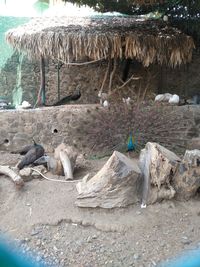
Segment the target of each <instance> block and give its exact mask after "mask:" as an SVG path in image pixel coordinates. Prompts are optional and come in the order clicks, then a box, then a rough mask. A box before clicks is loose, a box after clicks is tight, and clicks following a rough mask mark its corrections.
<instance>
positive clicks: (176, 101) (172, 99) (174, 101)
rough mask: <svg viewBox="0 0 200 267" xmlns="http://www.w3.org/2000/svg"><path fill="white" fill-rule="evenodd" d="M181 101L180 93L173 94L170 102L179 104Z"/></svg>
mask: <svg viewBox="0 0 200 267" xmlns="http://www.w3.org/2000/svg"><path fill="white" fill-rule="evenodd" d="M179 101H180V97H179V96H178V95H176V94H175V95H173V96H172V97H170V99H169V103H170V104H178V103H179Z"/></svg>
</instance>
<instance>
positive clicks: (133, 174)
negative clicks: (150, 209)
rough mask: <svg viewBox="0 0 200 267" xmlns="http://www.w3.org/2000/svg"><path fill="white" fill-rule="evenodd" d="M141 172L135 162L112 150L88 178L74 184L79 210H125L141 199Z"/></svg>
mask: <svg viewBox="0 0 200 267" xmlns="http://www.w3.org/2000/svg"><path fill="white" fill-rule="evenodd" d="M140 175H141V173H140V169H139V167H138V165H137V163H136V162H134V161H132V160H131V159H129V158H127V157H126V156H125V155H123V154H121V153H120V152H117V151H115V152H114V153H113V154H112V156H111V157H110V158H109V160H108V161H107V162H106V164H105V165H104V166H103V167H102V169H101V170H100V171H99V172H98V173H97V174H96V175H95V176H94V177H92V178H91V179H88V177H87V178H84V179H83V180H82V181H81V182H79V183H78V184H77V190H78V193H79V194H78V197H77V198H78V200H77V202H76V205H77V206H79V207H93V208H94V207H102V208H114V207H125V206H127V205H130V204H134V203H136V202H138V201H139V200H140V198H139V186H140V183H141V179H140V178H141V176H140Z"/></svg>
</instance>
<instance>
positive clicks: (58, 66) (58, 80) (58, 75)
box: [57, 61, 61, 101]
mask: <svg viewBox="0 0 200 267" xmlns="http://www.w3.org/2000/svg"><path fill="white" fill-rule="evenodd" d="M60 68H61V66H60V62H59V61H58V64H57V82H58V101H59V100H60Z"/></svg>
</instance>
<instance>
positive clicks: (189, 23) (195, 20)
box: [63, 0, 200, 43]
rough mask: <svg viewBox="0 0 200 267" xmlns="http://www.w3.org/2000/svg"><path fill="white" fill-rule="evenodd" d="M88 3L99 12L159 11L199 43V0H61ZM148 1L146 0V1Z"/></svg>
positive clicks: (79, 3) (128, 13) (142, 12)
mask: <svg viewBox="0 0 200 267" xmlns="http://www.w3.org/2000/svg"><path fill="white" fill-rule="evenodd" d="M63 1H65V2H71V3H74V4H75V3H76V4H78V5H88V6H89V7H93V8H94V9H95V10H97V11H100V12H113V11H116V12H120V13H123V14H127V15H141V14H147V13H149V12H155V11H159V12H161V13H162V14H163V15H164V14H166V15H168V16H169V19H170V22H171V23H172V24H173V25H174V26H176V27H179V28H181V30H183V31H185V32H186V33H188V34H190V35H192V36H193V37H194V38H195V40H196V41H197V43H200V0H165V1H160V2H163V3H160V4H159V3H157V4H154V5H138V4H136V2H135V1H134V0H109V1H108V0H63ZM147 2H148V1H147V0H146V3H147Z"/></svg>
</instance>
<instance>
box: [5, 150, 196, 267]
mask: <svg viewBox="0 0 200 267" xmlns="http://www.w3.org/2000/svg"><path fill="white" fill-rule="evenodd" d="M18 159H19V156H16V155H10V154H5V153H1V154H0V162H1V164H11V165H13V164H15V163H16V162H17V160H18ZM105 161H106V159H101V160H90V161H88V162H87V168H86V169H79V170H78V172H77V173H76V179H79V178H81V177H83V175H84V174H85V173H87V172H88V171H89V172H93V173H95V172H96V171H97V170H98V169H100V167H101V166H102V165H103V164H104V162H105ZM75 184H76V183H69V184H64V185H63V184H61V183H55V182H50V181H46V180H44V179H41V180H40V179H36V180H32V181H30V182H27V183H26V184H25V187H24V188H23V189H22V190H17V189H16V188H15V186H14V184H13V183H12V182H11V181H10V180H9V179H8V178H6V177H5V176H0V232H1V233H2V234H6V235H7V236H8V237H11V238H12V240H13V242H14V243H15V246H16V247H17V248H18V249H20V250H21V251H22V252H23V253H24V254H28V255H30V254H32V253H33V254H34V258H35V260H36V262H37V263H39V262H40V261H41V260H43V261H45V262H46V263H48V264H50V265H52V266H53V265H57V266H70V267H71V266H72V267H73V266H74V267H89V266H91V267H92V266H93V267H95V266H110V267H118V266H119V267H121V266H136V267H142V266H145V267H146V266H147V267H148V266H149V267H150V266H158V265H159V263H161V262H163V261H164V260H166V259H169V258H171V257H173V256H175V255H177V254H179V253H181V252H182V251H185V250H190V249H192V248H195V247H199V246H200V240H199V237H200V224H199V221H200V207H199V200H198V199H195V200H192V201H188V202H177V201H167V202H162V203H157V204H155V205H152V206H148V207H147V208H146V209H140V204H139V203H138V205H136V206H129V207H128V208H123V209H112V210H104V209H85V208H84V209H82V208H78V207H76V205H75V201H76V196H77V192H76V188H75Z"/></svg>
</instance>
